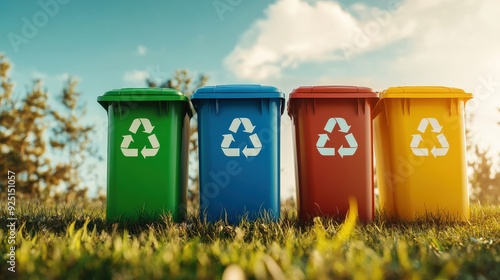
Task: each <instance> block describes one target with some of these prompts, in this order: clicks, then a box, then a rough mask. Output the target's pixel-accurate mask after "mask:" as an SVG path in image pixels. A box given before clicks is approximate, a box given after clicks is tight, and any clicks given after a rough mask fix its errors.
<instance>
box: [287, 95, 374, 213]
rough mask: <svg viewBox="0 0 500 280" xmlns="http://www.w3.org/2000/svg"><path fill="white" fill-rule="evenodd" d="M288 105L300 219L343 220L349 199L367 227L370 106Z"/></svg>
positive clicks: (335, 102)
mask: <svg viewBox="0 0 500 280" xmlns="http://www.w3.org/2000/svg"><path fill="white" fill-rule="evenodd" d="M350 96H353V94H351V95H350ZM289 105H290V107H289V108H290V110H291V112H292V118H293V123H294V141H295V149H296V150H295V157H296V161H295V162H296V174H297V175H296V176H297V201H298V211H299V216H300V218H301V219H303V220H308V219H311V218H312V217H314V216H333V217H338V218H344V217H345V215H346V213H347V212H348V210H349V198H350V197H353V198H355V199H356V201H357V204H358V211H359V216H360V219H362V220H364V221H371V220H372V219H373V216H374V209H373V207H374V203H373V150H372V132H371V108H372V100H371V99H367V98H352V97H351V98H309V99H305V98H304V99H302V98H299V99H290V103H289Z"/></svg>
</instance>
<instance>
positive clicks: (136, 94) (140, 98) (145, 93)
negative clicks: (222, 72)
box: [97, 88, 189, 109]
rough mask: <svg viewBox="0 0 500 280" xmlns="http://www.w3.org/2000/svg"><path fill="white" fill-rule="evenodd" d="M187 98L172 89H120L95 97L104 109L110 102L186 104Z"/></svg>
mask: <svg viewBox="0 0 500 280" xmlns="http://www.w3.org/2000/svg"><path fill="white" fill-rule="evenodd" d="M188 100H189V99H188V98H187V96H185V95H183V94H182V92H180V91H178V90H176V89H172V88H122V89H114V90H110V91H108V92H106V93H105V94H104V95H102V96H98V97H97V102H99V104H101V106H102V107H104V109H107V108H108V105H109V103H110V102H117V101H133V102H144V101H183V102H188Z"/></svg>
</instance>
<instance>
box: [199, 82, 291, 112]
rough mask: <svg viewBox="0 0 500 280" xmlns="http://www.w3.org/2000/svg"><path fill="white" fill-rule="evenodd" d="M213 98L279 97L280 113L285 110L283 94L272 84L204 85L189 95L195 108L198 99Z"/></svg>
mask: <svg viewBox="0 0 500 280" xmlns="http://www.w3.org/2000/svg"><path fill="white" fill-rule="evenodd" d="M214 99H215V100H217V99H280V100H281V114H283V112H284V110H285V94H284V93H283V92H281V91H280V90H279V89H278V88H276V87H273V86H263V85H259V84H226V85H215V86H204V87H202V88H199V89H197V90H196V91H195V92H194V93H193V94H192V95H191V103H193V106H194V108H195V110H196V107H197V105H198V102H199V101H201V100H214Z"/></svg>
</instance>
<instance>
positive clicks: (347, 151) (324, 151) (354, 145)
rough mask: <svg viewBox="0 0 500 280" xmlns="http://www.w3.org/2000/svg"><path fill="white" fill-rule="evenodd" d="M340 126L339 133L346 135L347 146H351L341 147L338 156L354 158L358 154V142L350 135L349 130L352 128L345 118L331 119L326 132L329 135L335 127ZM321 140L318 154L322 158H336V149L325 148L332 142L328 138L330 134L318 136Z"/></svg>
mask: <svg viewBox="0 0 500 280" xmlns="http://www.w3.org/2000/svg"><path fill="white" fill-rule="evenodd" d="M337 124H338V126H339V130H338V131H339V132H342V133H345V134H346V135H345V139H346V141H347V144H349V147H344V145H341V146H340V148H339V149H338V150H337V152H338V154H339V155H340V156H341V157H342V158H343V157H345V156H352V155H354V154H355V153H356V150H357V149H358V142H356V138H354V135H352V133H348V132H349V130H350V129H351V126H350V125H348V124H347V122H346V120H345V119H344V118H330V119H328V121H327V122H326V124H325V128H324V130H325V131H326V132H328V133H331V132H332V131H333V129H334V128H335V126H336V125H337ZM318 136H319V138H318V141H317V142H316V148H317V149H318V152H319V153H320V154H321V155H322V156H335V148H325V145H326V143H327V142H328V141H330V138H329V137H328V134H326V133H322V134H318Z"/></svg>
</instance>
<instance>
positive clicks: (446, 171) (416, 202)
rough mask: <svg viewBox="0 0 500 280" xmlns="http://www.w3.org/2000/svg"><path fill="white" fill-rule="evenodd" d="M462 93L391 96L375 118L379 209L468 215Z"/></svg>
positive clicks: (408, 214)
mask: <svg viewBox="0 0 500 280" xmlns="http://www.w3.org/2000/svg"><path fill="white" fill-rule="evenodd" d="M464 106H465V101H464V100H463V99H460V98H387V99H382V100H381V101H380V102H379V104H378V105H377V108H376V117H375V120H374V128H375V135H376V137H375V147H376V160H377V184H378V187H379V194H380V205H381V209H382V210H383V211H385V212H386V213H387V214H389V215H390V216H396V217H399V218H403V219H406V220H412V219H415V218H416V217H422V216H425V215H426V214H444V215H451V216H452V217H455V218H458V219H460V220H466V219H468V218H469V199H468V186H467V170H466V166H467V162H466V145H465V123H464Z"/></svg>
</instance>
